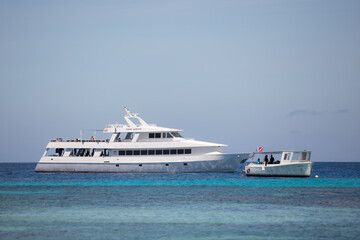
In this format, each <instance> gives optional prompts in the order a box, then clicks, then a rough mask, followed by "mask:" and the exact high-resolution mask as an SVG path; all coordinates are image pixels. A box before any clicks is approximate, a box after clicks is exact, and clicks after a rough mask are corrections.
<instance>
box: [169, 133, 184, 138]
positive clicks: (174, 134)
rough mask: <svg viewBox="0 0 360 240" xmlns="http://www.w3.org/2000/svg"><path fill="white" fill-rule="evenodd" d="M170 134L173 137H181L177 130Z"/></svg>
mask: <svg viewBox="0 0 360 240" xmlns="http://www.w3.org/2000/svg"><path fill="white" fill-rule="evenodd" d="M171 135H173V136H174V137H180V138H181V137H182V136H181V135H180V133H178V132H172V133H171Z"/></svg>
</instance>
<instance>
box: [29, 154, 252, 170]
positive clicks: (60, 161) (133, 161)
mask: <svg viewBox="0 0 360 240" xmlns="http://www.w3.org/2000/svg"><path fill="white" fill-rule="evenodd" d="M250 155H251V154H250V153H242V154H213V155H202V156H186V157H165V156H161V157H138V158H137V157H128V158H117V157H99V158H95V157H42V158H41V160H40V161H39V163H38V164H37V166H36V168H35V171H36V172H91V173H206V172H209V173H210V172H234V171H236V169H238V168H239V167H240V166H241V165H242V164H243V163H244V162H245V161H246V160H247V159H248V158H249V157H250Z"/></svg>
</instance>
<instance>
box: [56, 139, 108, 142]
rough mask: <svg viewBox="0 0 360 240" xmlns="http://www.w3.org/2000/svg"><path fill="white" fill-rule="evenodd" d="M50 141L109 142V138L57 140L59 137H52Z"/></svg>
mask: <svg viewBox="0 0 360 240" xmlns="http://www.w3.org/2000/svg"><path fill="white" fill-rule="evenodd" d="M50 142H110V139H105V140H82V139H75V140H72V139H70V140H62V139H61V140H59V139H52V140H50Z"/></svg>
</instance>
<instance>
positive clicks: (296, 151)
mask: <svg viewBox="0 0 360 240" xmlns="http://www.w3.org/2000/svg"><path fill="white" fill-rule="evenodd" d="M284 152H289V153H290V152H292V153H301V152H311V151H308V150H283V151H272V152H254V154H282V153H284Z"/></svg>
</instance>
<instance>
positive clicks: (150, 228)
mask: <svg viewBox="0 0 360 240" xmlns="http://www.w3.org/2000/svg"><path fill="white" fill-rule="evenodd" d="M34 168H35V164H0V180H1V181H0V239H310V238H311V239H359V236H360V228H359V227H358V223H357V222H358V221H359V219H360V163H344V164H339V163H329V164H327V163H316V164H315V165H314V174H317V175H319V178H313V177H311V178H305V179H299V178H248V177H246V176H244V175H243V174H242V172H241V171H239V172H236V173H234V174H74V173H63V174H37V173H34ZM339 169H341V171H339Z"/></svg>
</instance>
